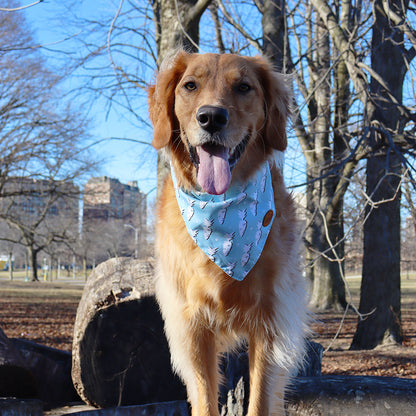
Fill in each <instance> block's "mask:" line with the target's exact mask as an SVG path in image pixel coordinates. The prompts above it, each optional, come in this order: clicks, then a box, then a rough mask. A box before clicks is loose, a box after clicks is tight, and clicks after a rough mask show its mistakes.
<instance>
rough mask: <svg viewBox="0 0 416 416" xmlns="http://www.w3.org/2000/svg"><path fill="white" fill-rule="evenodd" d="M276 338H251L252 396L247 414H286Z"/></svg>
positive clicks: (282, 374) (284, 382)
mask: <svg viewBox="0 0 416 416" xmlns="http://www.w3.org/2000/svg"><path fill="white" fill-rule="evenodd" d="M273 350H274V340H273V339H268V338H267V337H260V336H257V337H251V338H250V340H249V365H250V397H249V407H248V413H247V416H284V415H285V410H284V403H283V396H284V390H285V384H286V377H285V374H284V372H283V371H282V370H281V369H280V368H279V367H278V365H277V364H276V363H275V361H274V356H273Z"/></svg>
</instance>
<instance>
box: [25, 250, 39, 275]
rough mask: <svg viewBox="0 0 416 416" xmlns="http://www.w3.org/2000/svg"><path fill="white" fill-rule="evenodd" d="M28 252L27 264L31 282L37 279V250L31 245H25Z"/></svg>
mask: <svg viewBox="0 0 416 416" xmlns="http://www.w3.org/2000/svg"><path fill="white" fill-rule="evenodd" d="M27 250H28V253H29V262H30V263H29V264H30V267H31V273H30V274H31V275H32V282H37V281H39V279H38V252H37V251H36V250H35V248H34V247H33V246H31V245H29V246H28V247H27Z"/></svg>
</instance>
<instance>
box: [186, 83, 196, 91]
mask: <svg viewBox="0 0 416 416" xmlns="http://www.w3.org/2000/svg"><path fill="white" fill-rule="evenodd" d="M184 88H186V89H187V90H188V91H195V90H196V84H195V82H193V81H189V82H187V83H186V84H185V85H184Z"/></svg>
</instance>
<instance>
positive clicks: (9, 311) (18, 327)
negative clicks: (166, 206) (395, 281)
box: [0, 272, 416, 379]
mask: <svg viewBox="0 0 416 416" xmlns="http://www.w3.org/2000/svg"><path fill="white" fill-rule="evenodd" d="M83 284H84V282H83V280H82V279H81V278H79V279H75V280H74V279H70V278H61V279H60V280H59V281H54V282H45V281H39V282H26V281H24V278H23V274H19V273H16V274H15V280H13V281H10V280H8V275H7V273H6V272H0V328H1V329H2V330H3V331H4V332H5V334H6V335H7V336H8V337H9V338H24V339H28V340H31V341H35V342H38V343H40V344H44V345H48V346H50V347H54V348H58V349H61V350H65V351H71V346H72V333H73V327H74V321H75V315H76V311H77V307H78V302H79V300H80V298H81V295H82V290H83ZM348 284H349V287H350V290H351V293H352V296H353V301H354V303H355V304H356V305H357V306H358V302H359V301H358V296H359V287H360V279H359V278H357V277H355V278H349V279H348ZM342 317H343V313H341V312H324V313H318V314H316V315H315V323H314V324H313V331H314V334H315V336H314V341H316V342H319V343H321V344H322V345H323V347H324V348H325V352H324V356H323V362H322V372H323V374H344V375H347V374H348V375H376V376H391V377H405V378H413V379H416V274H410V275H406V276H404V277H403V279H402V322H403V333H404V342H403V345H402V346H397V345H391V346H383V347H381V348H377V349H375V350H371V351H349V350H348V348H349V345H350V344H351V341H352V337H353V335H354V331H355V328H356V324H357V317H356V315H355V314H354V313H353V312H348V313H347V315H346V318H345V320H344V322H343V325H342V327H341V328H340V324H341V321H342ZM338 331H339V334H338V336H337V337H336V339H334V336H335V334H336V333H337V332H338Z"/></svg>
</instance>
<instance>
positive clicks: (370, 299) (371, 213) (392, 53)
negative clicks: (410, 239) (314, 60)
mask: <svg viewBox="0 0 416 416" xmlns="http://www.w3.org/2000/svg"><path fill="white" fill-rule="evenodd" d="M392 3H395V6H396V7H398V8H399V9H400V7H401V4H402V3H401V0H395V1H394V2H392ZM374 13H375V15H374V24H373V34H372V49H371V50H372V54H371V67H372V69H373V70H374V71H375V72H376V73H377V74H378V76H379V77H380V78H381V79H382V80H383V82H384V85H381V84H380V83H379V82H378V81H377V80H376V79H374V77H372V79H371V84H370V92H371V97H372V99H373V102H374V104H375V108H374V111H373V112H371V113H370V114H369V118H370V122H371V135H370V145H371V147H373V148H376V147H377V145H378V143H380V142H385V143H386V144H387V150H384V151H382V152H380V154H373V155H371V156H370V157H369V158H368V160H367V173H366V180H367V184H366V187H367V191H366V192H367V195H368V196H369V197H370V198H371V201H372V204H370V205H369V206H368V207H367V211H366V214H367V220H366V222H365V224H364V258H363V275H362V283H361V296H360V308H359V310H360V312H361V313H362V314H369V315H368V316H367V317H366V319H364V320H360V321H359V322H358V326H357V331H356V333H355V335H354V339H353V341H352V345H351V348H352V349H372V348H375V347H376V346H377V345H380V344H383V343H390V342H394V343H401V342H402V339H403V335H402V327H401V305H400V195H401V190H400V187H401V175H402V165H401V158H400V156H398V155H397V154H396V153H395V152H394V150H393V149H392V148H390V147H389V146H388V142H389V137H390V138H391V142H392V141H393V139H392V136H394V134H395V133H400V111H399V108H398V106H397V104H396V103H401V102H402V88H403V82H404V76H405V73H406V65H405V61H404V59H403V54H402V53H403V51H402V48H401V45H402V44H403V33H401V32H400V31H398V30H396V28H395V27H394V26H392V25H391V21H390V20H389V19H388V17H387V16H386V14H385V13H384V10H383V8H382V0H376V2H375V7H374ZM385 86H387V89H386V88H385ZM392 98H393V99H392ZM373 204H377V205H376V206H374V205H373Z"/></svg>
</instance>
